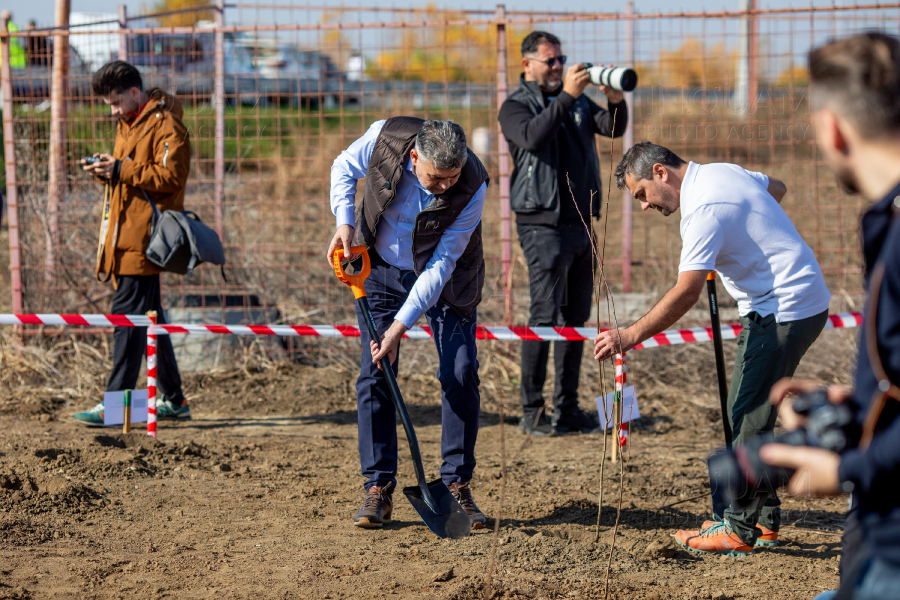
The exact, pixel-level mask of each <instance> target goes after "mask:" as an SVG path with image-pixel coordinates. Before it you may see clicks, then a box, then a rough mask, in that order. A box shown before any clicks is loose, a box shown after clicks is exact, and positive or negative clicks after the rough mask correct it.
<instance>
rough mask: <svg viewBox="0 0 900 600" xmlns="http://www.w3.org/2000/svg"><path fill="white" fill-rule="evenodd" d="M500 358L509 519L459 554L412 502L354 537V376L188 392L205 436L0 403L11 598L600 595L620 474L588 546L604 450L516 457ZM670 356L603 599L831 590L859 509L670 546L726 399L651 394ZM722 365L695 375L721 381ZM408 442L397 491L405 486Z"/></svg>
mask: <svg viewBox="0 0 900 600" xmlns="http://www.w3.org/2000/svg"><path fill="white" fill-rule="evenodd" d="M834 335H837V334H836V333H834V332H832V333H826V334H825V336H834ZM825 336H823V337H825ZM699 346H700V345H698V347H699ZM492 350H493V348H488V349H487V355H486V356H484V362H483V365H482V375H483V392H484V404H483V412H482V420H481V425H482V428H481V431H480V434H479V439H478V452H477V454H478V460H479V465H478V468H477V471H476V476H475V479H474V480H473V489H474V492H475V494H476V499H477V501H478V502H479V504H480V506H481V508H482V509H483V510H484V511H485V512H486V513H487V514H488V515H489V516H496V515H497V513H498V510H499V507H498V504H499V493H500V488H501V483H502V477H501V470H502V469H501V467H502V464H501V463H502V460H501V450H502V444H503V437H502V436H504V435H505V453H506V457H507V463H508V478H507V486H506V493H505V500H504V505H505V506H504V508H503V515H502V519H501V523H500V528H499V535H498V536H496V538H495V536H494V535H493V531H492V530H491V529H488V530H483V531H481V532H476V533H474V534H473V535H472V536H471V537H470V538H468V539H465V540H460V541H450V540H443V541H442V540H439V539H437V538H436V537H435V536H434V535H432V534H431V533H430V532H429V531H428V530H427V529H426V528H425V527H424V526H423V525H422V524H421V522H420V521H419V520H418V518H417V515H416V513H415V512H414V511H413V509H412V508H411V506H409V504H408V503H407V502H406V500H405V499H404V498H403V497H402V495H401V494H397V495H396V496H395V500H396V509H395V513H394V514H395V521H394V522H393V523H392V524H390V525H389V526H387V527H385V529H384V530H381V531H365V530H361V529H358V528H356V527H354V526H353V525H352V522H351V516H352V515H353V513H354V512H355V511H356V509H357V508H358V506H359V503H360V501H361V497H362V487H361V484H362V482H363V481H362V478H361V476H360V474H359V464H358V460H357V450H356V412H355V393H354V388H353V381H354V374H353V371H352V368H349V367H340V366H336V367H314V366H291V365H276V366H271V367H269V368H266V369H258V368H251V367H248V366H245V368H244V369H231V370H224V369H221V370H217V371H214V372H211V373H206V374H203V375H200V374H196V375H191V376H188V377H187V390H188V392H189V394H190V395H189V398H190V401H191V404H192V410H193V412H194V419H193V421H191V422H187V423H170V422H163V423H161V426H160V432H159V438H158V440H153V439H150V438H148V437H146V436H145V435H143V434H142V433H141V432H140V431H138V432H137V433H132V434H129V435H123V434H122V433H120V432H119V430H117V429H87V428H83V427H79V426H77V425H75V424H73V423H72V422H71V421H70V415H71V413H73V412H75V411H76V410H83V409H86V408H89V407H90V406H92V405H93V404H94V403H95V402H96V400H97V396H96V395H93V394H80V395H79V394H76V393H75V391H74V390H73V389H71V387H67V385H71V386H74V383H72V384H67V383H66V382H59V383H57V384H53V382H50V383H47V384H43V385H34V384H31V385H25V384H21V385H15V384H14V382H12V383H8V384H7V387H3V386H0V390H2V392H3V395H4V397H3V398H0V428H2V431H3V434H2V437H0V598H49V597H53V598H68V597H72V598H76V597H77V598H217V599H225V598H245V597H256V598H282V597H283V598H335V599H336V598H358V597H366V598H410V599H411V598H432V597H433V598H447V599H458V600H463V599H469V598H472V599H474V598H482V597H486V596H491V597H495V598H501V597H502V598H535V599H538V598H545V599H548V600H549V599H551V598H603V597H604V586H605V583H606V571H607V561H608V557H609V554H610V543H611V542H612V539H613V526H614V523H615V520H616V508H615V505H616V499H617V495H618V479H619V467H618V465H617V464H613V463H612V462H607V464H606V468H605V492H604V498H603V511H602V520H601V526H600V539H599V541H596V542H595V539H594V524H595V521H596V518H597V493H598V491H599V462H600V451H601V447H602V438H601V437H600V436H599V435H587V436H567V437H561V438H554V439H531V440H530V441H528V442H527V443H526V444H524V445H523V441H524V440H525V439H526V438H524V436H521V435H520V434H519V433H518V432H517V431H516V429H515V425H516V423H517V420H518V410H517V404H518V395H517V382H516V379H515V373H512V377H511V376H510V372H512V371H513V370H514V369H513V365H514V360H509V359H505V361H503V360H500V358H499V354H498V355H495V356H490V353H491V352H492ZM826 350H827V349H826ZM653 352H658V354H655V355H652V356H651V353H653ZM666 352H669V354H666ZM673 352H679V351H678V350H674V349H672V350H667V349H660V350H656V351H647V353H646V354H645V355H644V356H645V359H644V360H645V362H644V363H643V364H642V363H640V362H639V361H637V360H636V361H634V362H633V363H632V364H633V367H632V372H633V375H632V378H633V380H635V381H638V382H646V384H645V385H644V391H643V392H640V388H639V393H641V394H642V398H641V402H642V411H643V412H644V414H645V417H644V418H643V419H642V420H641V421H640V423H639V424H638V425H637V426H636V427H635V430H634V432H633V436H632V446H631V450H630V457H629V460H628V468H627V472H626V473H625V486H624V490H623V502H622V512H621V521H620V525H619V533H618V538H617V540H616V545H615V551H614V553H613V555H612V566H611V575H610V581H609V590H610V591H609V597H610V598H617V599H626V598H627V599H646V600H662V599H669V598H671V599H715V600H721V599H728V598H735V599H736V598H741V599H744V598H747V599H750V598H753V599H757V598H770V599H776V598H797V599H806V598H812V597H813V596H814V595H815V594H816V593H817V592H820V591H822V590H824V589H830V588H832V587H834V586H835V585H836V584H837V581H838V576H837V567H838V556H839V552H840V527H841V524H842V521H843V514H842V511H843V509H844V507H845V503H846V499H845V498H838V499H830V500H825V499H810V498H786V499H785V500H784V518H785V523H786V524H788V525H789V526H788V527H785V529H784V530H783V532H782V538H783V540H784V541H783V542H782V544H781V545H780V546H779V547H777V548H775V549H772V550H766V551H761V552H758V553H757V554H755V555H754V556H751V557H748V558H744V559H733V558H725V557H715V556H712V557H710V556H707V557H700V556H696V555H692V554H689V553H688V552H685V551H683V550H681V549H679V548H678V547H677V546H676V545H675V544H674V543H673V540H672V538H671V535H672V534H673V533H674V532H675V531H676V530H677V529H679V528H691V529H695V528H698V527H699V525H700V523H701V522H702V521H703V519H704V518H707V516H708V512H709V505H710V503H709V500H708V498H707V497H706V495H705V494H706V492H707V491H708V482H707V477H706V467H705V463H704V458H705V456H706V455H707V454H708V452H709V451H710V450H712V449H713V448H715V447H716V446H717V445H718V444H719V439H720V435H721V434H720V427H721V425H720V423H719V421H718V418H719V417H718V411H717V410H716V409H715V406H716V400H715V397H714V396H712V395H710V394H709V393H706V394H693V393H691V392H690V391H689V390H690V389H691V388H690V385H688V383H684V384H682V385H681V386H673V385H671V384H667V385H663V384H662V383H660V384H658V385H651V383H652V381H653V378H652V377H651V373H654V374H655V376H657V377H661V378H662V379H667V380H669V381H672V378H671V375H670V374H668V375H667V371H666V368H667V367H666V365H667V364H668V365H669V366H670V367H672V365H677V364H681V368H682V370H683V369H685V368H687V369H688V370H691V369H693V368H692V367H690V366H689V365H688V366H687V367H686V366H685V363H684V362H683V361H679V360H678V355H677V354H672V353H673ZM693 352H694V354H696V353H697V350H694V351H693ZM703 352H706V350H704V351H703ZM829 352H831V350H829ZM845 354H846V356H842V357H841V358H840V359H837V358H833V357H832V358H829V356H831V355H829V354H827V353H826V354H822V352H820V353H819V355H816V352H815V347H814V351H813V352H812V358H811V360H808V361H807V363H808V364H809V365H810V366H809V367H807V371H808V372H809V373H811V374H820V375H821V376H823V377H825V378H827V376H828V374H831V375H832V376H833V374H834V373H843V372H845V371H846V364H847V362H848V360H852V353H845ZM11 356H12V355H8V359H9V357H11ZM636 356H637V355H636ZM667 356H668V357H669V358H666V357H667ZM672 357H674V358H672ZM848 357H849V358H848ZM0 358H2V356H0ZM498 361H500V362H498ZM0 362H2V360H0ZM708 362H709V361H705V362H704V363H703V364H704V365H705V366H704V367H703V369H700V370H698V372H702V373H705V377H707V381H709V379H708V376H709V373H710V372H711V371H710V370H711V366H709V365H707V363H708ZM501 363H502V364H501ZM7 364H12V363H7ZM503 364H505V365H506V367H505V368H506V370H505V371H504V367H503V366H502V365H503ZM485 365H487V366H485ZM492 365H493V366H492ZM672 368H674V367H672ZM592 369H593V371H592ZM695 370H696V369H695ZM584 371H585V374H584V378H585V382H586V384H585V390H586V392H587V393H586V394H585V395H588V393H590V392H593V387H594V386H595V385H596V383H591V384H590V385H589V384H588V383H587V382H588V380H590V381H593V380H595V379H597V374H596V367H594V366H592V365H591V364H590V363H588V362H587V361H586V366H585V369H584ZM820 371H821V373H820ZM692 376H693V377H695V378H696V377H700V375H697V374H696V373H694V374H693V375H692ZM67 377H69V378H70V379H71V377H72V376H71V374H68V375H67ZM551 379H552V377H551ZM10 381H12V380H10ZM685 381H688V382H689V378H688V379H686V380H685ZM20 383H21V382H20ZM26 383H27V381H26ZM400 383H401V387H402V389H403V391H404V394H405V396H406V399H407V402H408V403H409V404H410V406H411V413H412V416H413V420H414V422H415V423H416V425H417V431H418V434H419V439H420V442H421V444H422V450H423V453H424V454H425V457H426V470H427V472H428V474H429V475H431V476H434V475H435V474H436V473H437V469H438V466H439V451H440V404H439V388H438V385H437V383H436V381H435V380H434V378H433V376H431V375H430V373H429V372H428V370H427V369H423V368H419V369H417V373H416V374H413V375H407V376H404V377H402V378H401V381H400ZM78 385H79V386H81V385H82V381H81V380H79V382H78ZM85 385H86V384H85ZM79 389H80V388H79ZM501 400H502V401H503V403H504V405H505V407H506V413H507V414H506V418H505V420H504V422H503V423H502V425H503V427H501V421H500V418H499V414H498V413H499V409H500V401H501ZM588 405H589V401H587V400H586V401H585V406H586V407H587V406H588ZM398 435H399V436H400V440H401V448H402V449H403V450H402V454H401V462H400V477H399V479H400V485H401V486H402V485H404V484H409V483H410V482H411V481H412V469H411V467H410V462H409V457H408V453H407V452H406V450H405V447H404V442H405V437H404V435H403V432H402V429H400V430H399V431H398ZM698 495H699V496H702V497H701V498H699V499H696V500H690V501H687V502H683V503H681V504H678V505H676V506H672V507H669V508H661V507H663V506H664V505H668V504H671V503H673V502H677V501H679V500H684V499H689V498H692V497H694V496H698ZM495 542H496V544H497V547H496V561H495V563H493V564H494V567H493V571H491V569H492V566H491V565H492V553H493V551H494V544H495ZM491 572H492V575H493V576H492V587H491V588H490V590H489V593H487V592H488V590H486V589H485V588H486V579H487V575H488V574H489V573H491Z"/></svg>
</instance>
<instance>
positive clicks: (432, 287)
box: [331, 121, 487, 328]
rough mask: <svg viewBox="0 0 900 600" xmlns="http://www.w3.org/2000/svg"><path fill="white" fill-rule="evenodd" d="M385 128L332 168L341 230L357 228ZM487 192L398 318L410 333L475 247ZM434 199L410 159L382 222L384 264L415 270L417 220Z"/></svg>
mask: <svg viewBox="0 0 900 600" xmlns="http://www.w3.org/2000/svg"><path fill="white" fill-rule="evenodd" d="M384 123H385V121H376V122H375V123H373V124H372V126H371V127H369V130H368V131H366V133H365V134H364V135H363V136H362V137H361V138H359V139H358V140H356V141H355V142H353V143H352V144H350V147H349V148H347V149H346V150H344V151H343V152H341V154H340V156H338V157H337V158H336V159H335V160H334V164H332V166H331V212H332V213H334V216H335V218H336V220H337V226H338V227H340V226H341V225H350V226H351V227H355V202H356V183H357V181H358V180H360V179H362V178H363V177H365V176H366V171H367V169H368V167H369V159H371V158H372V150H373V149H374V148H375V141H376V140H377V139H378V134H379V133H381V128H382V127H384ZM486 190H487V184H482V185H481V188H479V190H478V191H477V192H475V195H474V196H472V199H471V200H470V201H469V204H468V206H466V208H465V209H463V211H462V212H461V213H460V214H459V216H458V217H457V218H456V221H454V222H453V225H452V226H450V227H449V228H447V230H446V231H444V234H443V236H441V241H440V242H438V245H437V248H435V249H434V254H433V255H432V256H431V259H430V260H429V261H428V264H427V265H426V266H425V270H424V271H422V274H421V275H419V278H418V279H417V280H416V283H415V285H413V288H412V290H411V291H410V293H409V297H408V298H407V299H406V302H405V303H404V304H403V306H402V307H400V311H399V312H398V313H397V316H396V317H395V318H396V320H397V321H400V322H401V323H403V324H404V325H405V326H406V327H407V328H410V327H412V326H413V325H415V324H416V321H418V320H419V318H420V317H421V316H422V315H423V314H425V311H427V310H428V309H429V308H431V307H432V306H434V304H435V303H436V302H437V300H438V298H439V297H440V295H441V291H442V290H443V289H444V286H445V285H446V284H447V282H448V281H449V280H450V275H451V274H452V273H453V269H455V268H456V261H457V260H459V257H460V256H462V253H463V252H464V251H465V249H466V246H468V245H469V238H470V237H472V232H473V231H475V227H476V226H477V225H478V223H479V222H480V221H481V213H482V212H483V211H484V197H485V192H486ZM433 199H434V194H432V193H431V192H429V191H428V190H426V189H424V188H423V187H422V185H421V184H420V183H419V179H418V177H416V174H415V172H414V170H413V165H412V159H411V158H407V161H406V168H405V169H404V170H403V174H402V175H401V177H400V183H399V184H398V185H397V192H396V194H395V195H394V199H393V200H392V201H391V203H390V204H388V207H387V208H386V209H385V211H384V212H383V213H382V214H381V218H380V219H379V221H378V231H377V233H376V237H375V251H376V252H378V255H379V256H380V257H381V258H382V260H384V261H385V262H386V263H388V264H390V265H392V266H395V267H397V268H398V269H403V270H408V271H412V270H413V257H412V234H413V228H414V227H415V225H416V216H417V215H418V214H419V213H420V212H422V210H424V209H425V207H426V206H428V204H429V203H430V202H431V201H432V200H433Z"/></svg>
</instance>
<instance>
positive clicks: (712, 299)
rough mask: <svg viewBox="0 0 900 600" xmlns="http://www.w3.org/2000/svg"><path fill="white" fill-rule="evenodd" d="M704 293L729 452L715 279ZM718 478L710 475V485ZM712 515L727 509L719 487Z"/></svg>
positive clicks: (730, 436) (717, 514) (726, 389)
mask: <svg viewBox="0 0 900 600" xmlns="http://www.w3.org/2000/svg"><path fill="white" fill-rule="evenodd" d="M706 291H707V293H708V294H709V320H710V324H711V325H712V334H713V349H714V350H715V354H716V379H718V380H719V404H720V406H721V408H722V429H723V430H724V431H725V446H726V447H727V448H728V450H731V442H732V432H731V422H730V420H729V419H728V384H727V383H726V382H725V352H724V350H723V349H722V326H721V324H720V322H719V298H718V295H717V294H716V280H715V278H714V277H713V278H711V279H707V280H706ZM717 480H718V478H715V477H712V474H710V484H711V485H712V482H713V481H717ZM710 493H711V495H712V506H713V514H714V515H716V516H717V517H722V516H723V515H724V514H725V509H726V508H727V507H728V504H729V502H728V500H727V499H726V498H725V494H724V490H722V489H721V488H719V487H711V488H710Z"/></svg>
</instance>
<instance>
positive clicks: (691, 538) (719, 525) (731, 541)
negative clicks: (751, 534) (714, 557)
mask: <svg viewBox="0 0 900 600" xmlns="http://www.w3.org/2000/svg"><path fill="white" fill-rule="evenodd" d="M711 523H712V524H711V525H710V526H709V527H704V528H703V529H701V530H700V531H684V530H682V531H679V532H678V533H676V534H675V541H676V542H678V543H679V544H680V545H681V546H683V547H684V548H685V549H687V550H689V551H691V552H694V553H696V554H721V555H724V556H733V557H741V556H750V555H751V554H753V548H751V547H750V546H748V545H747V544H745V543H744V542H743V541H741V538H739V537H738V536H737V534H736V533H734V532H733V531H732V530H731V525H729V524H728V521H712V522H711Z"/></svg>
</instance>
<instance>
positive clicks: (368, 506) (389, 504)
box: [353, 482, 395, 529]
mask: <svg viewBox="0 0 900 600" xmlns="http://www.w3.org/2000/svg"><path fill="white" fill-rule="evenodd" d="M394 485H395V484H394V482H390V483H388V484H387V485H385V486H378V485H373V486H372V487H370V488H369V490H368V491H367V492H366V497H365V499H364V500H363V505H362V508H360V509H359V510H358V511H356V514H355V515H353V524H354V525H356V526H357V527H362V528H363V529H381V527H382V525H383V524H384V523H390V522H391V513H392V512H393V510H394V501H393V491H394Z"/></svg>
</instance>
